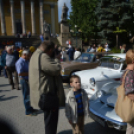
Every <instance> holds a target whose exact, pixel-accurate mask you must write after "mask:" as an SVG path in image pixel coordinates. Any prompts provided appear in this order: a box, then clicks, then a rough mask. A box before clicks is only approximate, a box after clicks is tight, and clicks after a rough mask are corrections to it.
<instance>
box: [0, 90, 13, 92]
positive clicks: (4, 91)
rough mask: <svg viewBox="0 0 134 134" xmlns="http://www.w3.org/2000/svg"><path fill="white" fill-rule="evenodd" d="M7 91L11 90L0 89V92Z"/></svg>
mask: <svg viewBox="0 0 134 134" xmlns="http://www.w3.org/2000/svg"><path fill="white" fill-rule="evenodd" d="M8 91H11V90H0V92H8Z"/></svg>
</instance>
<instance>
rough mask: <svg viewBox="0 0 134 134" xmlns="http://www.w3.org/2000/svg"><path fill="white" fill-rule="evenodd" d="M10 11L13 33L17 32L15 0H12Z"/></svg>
mask: <svg viewBox="0 0 134 134" xmlns="http://www.w3.org/2000/svg"><path fill="white" fill-rule="evenodd" d="M10 12H11V21H12V34H13V35H15V34H16V27H15V14H14V0H10Z"/></svg>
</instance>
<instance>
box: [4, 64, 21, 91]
mask: <svg viewBox="0 0 134 134" xmlns="http://www.w3.org/2000/svg"><path fill="white" fill-rule="evenodd" d="M6 71H7V76H8V81H9V84H11V86H12V89H14V83H15V88H16V89H19V80H18V74H17V72H16V69H15V66H14V67H7V69H6ZM13 75H14V82H13Z"/></svg>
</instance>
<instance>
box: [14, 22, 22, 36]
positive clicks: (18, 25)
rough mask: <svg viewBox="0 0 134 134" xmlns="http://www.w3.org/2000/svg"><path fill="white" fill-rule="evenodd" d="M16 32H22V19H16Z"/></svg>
mask: <svg viewBox="0 0 134 134" xmlns="http://www.w3.org/2000/svg"><path fill="white" fill-rule="evenodd" d="M15 25H16V32H17V33H19V34H22V24H21V20H16V24H15Z"/></svg>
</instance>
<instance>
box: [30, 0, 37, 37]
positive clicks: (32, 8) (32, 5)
mask: <svg viewBox="0 0 134 134" xmlns="http://www.w3.org/2000/svg"><path fill="white" fill-rule="evenodd" d="M31 22H32V35H36V26H35V7H34V0H31Z"/></svg>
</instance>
